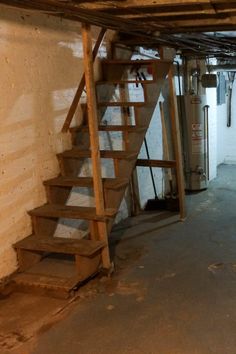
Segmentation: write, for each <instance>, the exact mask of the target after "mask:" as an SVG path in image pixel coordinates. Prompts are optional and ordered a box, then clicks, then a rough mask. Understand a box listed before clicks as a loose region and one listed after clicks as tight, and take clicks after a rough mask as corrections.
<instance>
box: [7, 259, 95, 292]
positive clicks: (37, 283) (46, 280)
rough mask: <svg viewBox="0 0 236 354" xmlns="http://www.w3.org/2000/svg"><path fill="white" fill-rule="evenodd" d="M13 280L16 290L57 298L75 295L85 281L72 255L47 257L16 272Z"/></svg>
mask: <svg viewBox="0 0 236 354" xmlns="http://www.w3.org/2000/svg"><path fill="white" fill-rule="evenodd" d="M95 273H96V272H94V274H91V276H92V275H95ZM12 282H13V290H15V291H20V292H31V293H37V294H40V295H45V296H52V297H57V298H69V297H71V296H73V295H74V292H75V290H77V288H78V287H79V285H81V284H82V283H83V281H82V280H81V278H80V276H78V274H77V270H76V267H75V263H74V260H73V259H72V257H71V259H70V258H69V257H64V258H62V257H46V258H44V259H42V260H41V262H39V263H37V264H35V265H34V266H33V267H31V268H30V269H29V270H27V271H24V272H20V273H17V274H15V276H14V277H13V279H12Z"/></svg>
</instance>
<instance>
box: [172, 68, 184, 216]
mask: <svg viewBox="0 0 236 354" xmlns="http://www.w3.org/2000/svg"><path fill="white" fill-rule="evenodd" d="M173 70H174V68H173V66H172V67H171V69H170V71H169V73H168V80H169V93H170V117H171V128H172V129H171V131H172V139H173V146H174V154H175V160H176V177H177V186H178V195H179V207H180V219H181V220H184V219H185V218H186V206H185V182H184V172H183V159H182V148H181V140H180V127H179V116H178V107H177V98H176V93H175V82H174V75H173Z"/></svg>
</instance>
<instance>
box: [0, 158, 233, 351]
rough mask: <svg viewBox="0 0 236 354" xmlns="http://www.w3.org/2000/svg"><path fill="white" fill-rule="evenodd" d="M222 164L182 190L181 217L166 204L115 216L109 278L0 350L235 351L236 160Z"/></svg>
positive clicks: (92, 284) (92, 285) (59, 305)
mask: <svg viewBox="0 0 236 354" xmlns="http://www.w3.org/2000/svg"><path fill="white" fill-rule="evenodd" d="M218 173H219V176H218V178H217V179H216V180H215V181H213V182H212V183H211V185H210V187H209V189H208V190H207V191H204V192H201V193H198V194H194V195H189V196H188V197H187V202H188V218H187V220H186V221H185V222H178V219H177V217H176V216H173V215H171V216H170V215H168V213H166V214H147V215H142V216H139V217H136V218H132V219H129V220H127V221H126V222H124V223H122V224H120V225H118V226H117V228H116V230H115V231H114V232H113V251H114V254H115V260H116V264H117V271H116V273H115V275H114V276H113V278H112V279H111V280H106V279H103V278H101V279H95V280H94V281H92V282H90V283H89V284H88V285H87V286H86V287H84V288H83V289H82V290H81V291H80V292H79V293H78V298H77V299H75V300H74V301H73V303H71V304H70V305H69V306H68V304H66V303H55V306H54V310H53V311H52V309H51V307H50V311H49V312H48V313H49V314H50V319H51V321H46V322H44V323H46V324H44V326H41V327H40V326H38V327H37V326H36V327H37V329H36V330H35V331H34V333H33V334H32V335H31V336H29V337H28V339H29V338H31V339H30V340H28V339H27V340H22V342H23V344H22V345H19V343H18V346H15V347H14V345H12V347H11V348H10V347H7V346H6V345H5V347H4V348H5V349H4V348H3V351H0V353H1V354H3V353H5V352H6V353H7V352H8V351H7V350H6V349H9V350H10V349H12V350H14V353H17V354H18V353H19V354H98V353H99V354H100V353H101V354H102V353H104V354H105V353H109V354H111V353H112V354H113V353H114V354H116V353H117V354H125V353H134V354H139V353H140V354H141V353H142V354H144V353H145V354H151V353H153V354H213V353H214V354H235V353H236V166H224V165H222V166H220V168H219V171H218ZM44 300H45V299H43V300H42V301H41V304H42V305H41V306H42V309H43V307H44V306H45V305H44V304H45V301H44ZM4 301H5V302H6V303H7V301H10V299H9V300H7V299H5V300H4ZM35 301H36V300H34V301H33V302H34V304H35ZM57 301H58V300H57ZM36 304H38V303H37V301H36ZM0 305H1V304H0ZM37 306H39V304H38V305H37ZM47 306H49V304H48V305H47ZM58 308H59V309H60V308H61V309H62V310H61V311H60V310H58V311H56V309H58ZM42 311H43V310H42ZM55 311H56V312H57V314H58V313H60V314H61V315H60V316H59V317H53V316H54V315H53V314H55ZM32 321H33V323H36V322H37V316H36V317H35V318H34V320H32ZM47 322H48V323H47ZM9 333H12V332H9ZM26 337H27V336H26ZM0 339H1V336H0ZM0 344H1V341H0ZM11 352H13V351H11Z"/></svg>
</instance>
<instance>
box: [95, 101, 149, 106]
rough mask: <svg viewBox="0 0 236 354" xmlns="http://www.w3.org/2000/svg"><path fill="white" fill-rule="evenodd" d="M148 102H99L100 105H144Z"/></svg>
mask: <svg viewBox="0 0 236 354" xmlns="http://www.w3.org/2000/svg"><path fill="white" fill-rule="evenodd" d="M145 104H146V102H144V101H143V102H98V104H97V106H98V107H119V106H120V107H143V106H145Z"/></svg>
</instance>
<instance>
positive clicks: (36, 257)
mask: <svg viewBox="0 0 236 354" xmlns="http://www.w3.org/2000/svg"><path fill="white" fill-rule="evenodd" d="M16 252H17V260H18V266H19V271H20V272H24V271H25V270H27V269H29V268H30V267H32V266H33V265H35V264H37V263H39V262H40V261H41V259H42V258H43V254H42V253H41V252H38V251H29V250H22V249H17V250H16Z"/></svg>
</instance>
